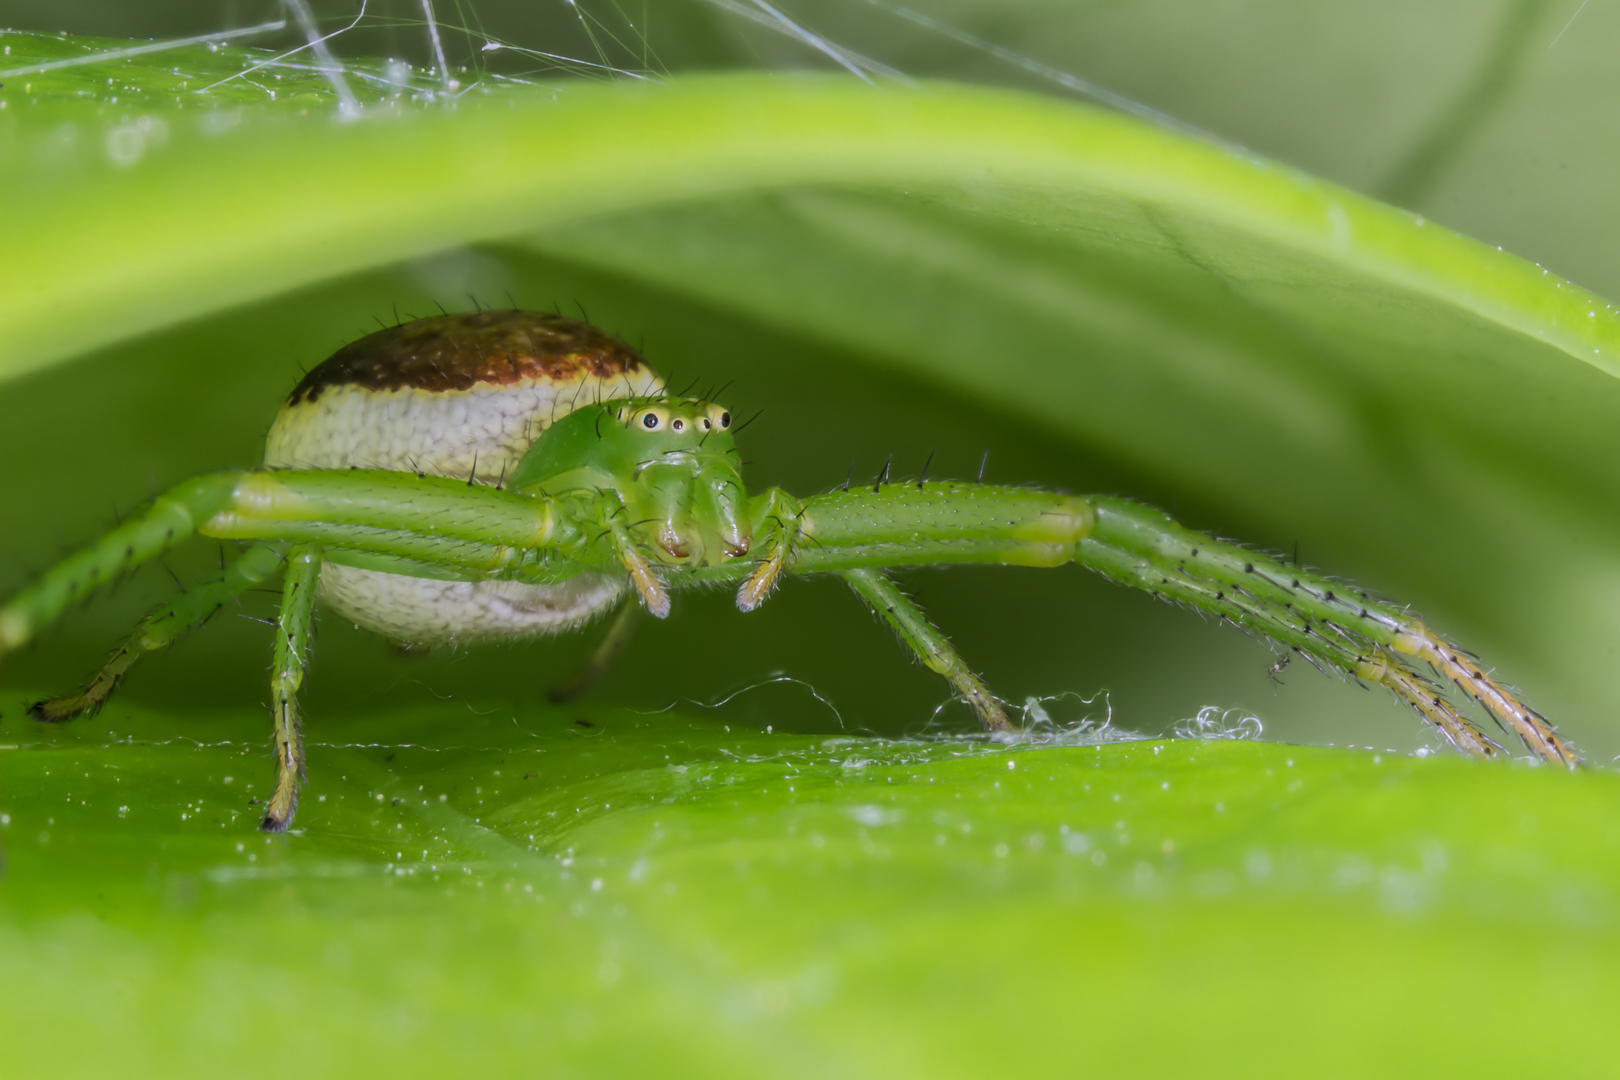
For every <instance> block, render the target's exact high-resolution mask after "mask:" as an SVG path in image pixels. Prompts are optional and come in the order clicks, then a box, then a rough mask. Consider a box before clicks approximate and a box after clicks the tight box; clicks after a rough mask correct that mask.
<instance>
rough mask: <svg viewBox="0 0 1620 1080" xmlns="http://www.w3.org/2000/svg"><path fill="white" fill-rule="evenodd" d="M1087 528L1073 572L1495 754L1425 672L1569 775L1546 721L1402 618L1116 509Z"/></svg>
mask: <svg viewBox="0 0 1620 1080" xmlns="http://www.w3.org/2000/svg"><path fill="white" fill-rule="evenodd" d="M1091 502H1092V505H1093V506H1094V507H1095V508H1096V512H1097V524H1096V528H1095V529H1094V530H1093V532H1092V534H1091V535H1090V536H1088V537H1087V538H1086V540H1085V541H1084V542H1083V543H1082V544H1081V545H1080V550H1079V556H1078V558H1079V561H1080V562H1081V563H1083V564H1085V565H1086V566H1089V567H1091V568H1092V569H1093V570H1096V571H1098V572H1099V573H1101V574H1103V575H1105V576H1107V577H1110V578H1113V579H1114V580H1115V581H1118V582H1120V583H1122V584H1126V585H1130V586H1132V587H1135V588H1140V589H1145V590H1147V591H1148V592H1151V593H1154V594H1156V595H1158V596H1160V597H1161V598H1163V599H1166V600H1169V601H1171V602H1176V603H1183V604H1187V605H1188V606H1191V607H1194V608H1197V609H1199V610H1201V611H1204V612H1207V613H1209V614H1212V615H1215V616H1217V617H1219V618H1221V619H1223V620H1226V621H1228V622H1230V623H1232V624H1234V625H1236V626H1238V627H1240V628H1241V629H1244V630H1248V631H1250V632H1253V633H1257V634H1260V635H1262V636H1264V637H1266V638H1269V639H1271V640H1273V641H1276V642H1279V643H1281V644H1283V645H1286V646H1288V647H1290V648H1292V649H1294V650H1296V651H1297V652H1299V653H1300V654H1301V655H1303V656H1304V657H1305V658H1306V659H1308V660H1311V661H1312V662H1313V663H1316V664H1318V665H1319V666H1320V665H1324V664H1325V665H1327V666H1329V667H1333V668H1336V669H1338V670H1339V671H1341V672H1344V673H1345V674H1347V675H1350V676H1353V677H1357V678H1361V679H1366V680H1368V681H1370V682H1376V683H1379V684H1381V685H1383V686H1385V687H1387V688H1389V689H1390V690H1391V691H1393V692H1394V693H1395V695H1396V696H1397V697H1399V698H1400V699H1401V700H1403V701H1405V702H1406V703H1407V704H1409V705H1411V706H1412V707H1413V709H1415V710H1416V711H1417V713H1418V714H1419V715H1420V716H1422V717H1423V718H1424V719H1425V720H1428V721H1429V722H1430V723H1432V724H1434V725H1435V726H1436V727H1437V728H1439V730H1440V731H1441V732H1442V734H1444V735H1445V736H1446V738H1447V739H1449V740H1450V741H1451V742H1453V743H1455V744H1456V745H1457V747H1458V748H1459V749H1462V750H1464V751H1466V752H1468V753H1470V754H1474V755H1476V756H1479V757H1492V756H1495V755H1496V754H1497V753H1498V752H1500V747H1498V746H1497V745H1496V744H1495V743H1494V742H1492V741H1491V740H1490V739H1489V738H1487V737H1486V736H1485V734H1484V733H1483V732H1481V731H1480V730H1479V729H1478V728H1477V727H1476V726H1474V725H1473V724H1472V723H1470V722H1469V721H1468V720H1467V718H1466V717H1464V716H1463V715H1462V714H1461V713H1459V712H1458V711H1457V710H1456V708H1455V707H1454V706H1452V705H1451V704H1450V703H1448V702H1447V701H1446V700H1445V699H1444V698H1443V697H1442V696H1441V695H1440V691H1439V687H1438V686H1437V685H1436V683H1435V681H1434V680H1433V679H1432V678H1430V677H1429V676H1427V675H1425V674H1424V672H1423V671H1422V670H1419V668H1418V667H1417V666H1416V665H1417V664H1420V663H1421V664H1424V665H1427V666H1431V670H1432V671H1433V672H1434V673H1435V674H1436V675H1438V676H1439V677H1441V678H1444V679H1447V680H1450V681H1451V682H1453V683H1455V684H1456V686H1457V687H1458V689H1460V690H1461V691H1462V692H1463V693H1464V694H1465V695H1467V696H1468V697H1470V698H1473V699H1474V700H1475V701H1477V702H1478V703H1479V704H1480V705H1481V706H1482V707H1483V708H1484V709H1485V710H1486V712H1487V713H1488V714H1489V715H1490V716H1491V717H1492V718H1493V719H1494V720H1496V722H1497V723H1498V724H1499V725H1501V726H1502V727H1503V728H1504V729H1505V730H1508V731H1511V732H1513V733H1514V734H1516V735H1518V736H1519V737H1520V739H1521V740H1522V741H1523V742H1524V744H1525V746H1526V747H1528V748H1529V749H1530V750H1531V751H1532V752H1533V753H1535V754H1537V755H1538V756H1540V757H1541V758H1543V759H1544V760H1546V761H1549V762H1551V763H1553V764H1557V765H1562V766H1565V767H1567V768H1573V767H1574V766H1575V765H1577V764H1579V762H1580V756H1579V755H1578V754H1577V753H1576V751H1575V749H1574V747H1573V746H1571V745H1570V744H1569V743H1568V742H1567V741H1566V740H1565V739H1563V738H1562V737H1561V736H1559V735H1558V733H1557V732H1556V731H1554V730H1553V727H1552V725H1551V724H1549V723H1548V722H1547V720H1546V718H1545V717H1543V716H1542V715H1541V714H1540V713H1538V712H1536V711H1535V710H1534V709H1531V708H1530V707H1529V706H1527V705H1525V704H1524V703H1523V702H1521V701H1520V700H1519V699H1518V697H1517V695H1516V694H1515V693H1514V692H1513V691H1511V690H1508V689H1507V688H1505V687H1503V686H1502V685H1501V684H1500V683H1498V682H1496V681H1495V680H1494V679H1493V678H1491V676H1490V674H1489V673H1487V672H1486V671H1485V670H1484V668H1483V667H1481V666H1480V665H1479V664H1478V663H1477V662H1475V661H1474V660H1473V659H1472V658H1470V657H1469V656H1468V655H1467V654H1466V653H1464V652H1463V651H1462V650H1460V649H1458V648H1457V647H1456V646H1455V645H1452V644H1451V643H1450V642H1448V641H1446V640H1445V639H1444V638H1441V637H1439V636H1438V635H1436V634H1434V633H1433V632H1432V631H1430V630H1429V629H1428V628H1427V627H1426V626H1424V624H1423V623H1422V622H1421V621H1420V620H1418V619H1415V618H1413V617H1412V615H1411V614H1410V613H1409V612H1407V611H1406V610H1405V609H1403V608H1400V607H1397V606H1395V605H1393V604H1390V603H1388V602H1386V601H1383V600H1379V599H1377V598H1376V597H1373V596H1371V595H1369V594H1368V593H1366V592H1365V591H1363V590H1361V589H1359V588H1356V587H1355V586H1353V585H1348V584H1346V583H1344V582H1341V581H1334V580H1333V579H1331V578H1329V577H1327V576H1325V575H1322V574H1319V573H1315V572H1313V571H1309V570H1305V569H1302V568H1300V567H1298V566H1293V565H1290V564H1288V563H1285V562H1283V561H1281V560H1279V559H1275V558H1273V557H1271V556H1268V555H1264V554H1262V553H1260V552H1256V551H1252V550H1250V549H1248V548H1245V547H1242V546H1241V545H1238V544H1235V543H1231V542H1230V541H1225V540H1218V539H1216V538H1214V537H1212V536H1207V535H1205V534H1203V533H1199V532H1195V531H1194V530H1192V529H1189V528H1187V527H1185V526H1183V525H1180V524H1178V523H1177V522H1176V521H1174V520H1173V519H1172V518H1171V517H1170V516H1169V515H1168V514H1166V513H1164V512H1163V511H1161V510H1155V509H1153V508H1152V507H1147V506H1143V505H1141V504H1139V503H1133V502H1131V501H1129V500H1127V499H1118V498H1103V497H1097V498H1093V499H1092V500H1091Z"/></svg>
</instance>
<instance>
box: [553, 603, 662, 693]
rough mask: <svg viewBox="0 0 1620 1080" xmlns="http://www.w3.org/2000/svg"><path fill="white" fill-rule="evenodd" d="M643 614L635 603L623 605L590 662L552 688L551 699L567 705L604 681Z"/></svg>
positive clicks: (592, 653) (588, 660)
mask: <svg viewBox="0 0 1620 1080" xmlns="http://www.w3.org/2000/svg"><path fill="white" fill-rule="evenodd" d="M640 610H641V609H640V608H638V607H637V606H636V604H635V602H634V601H631V602H629V603H626V604H622V605H620V607H619V611H618V613H617V614H616V615H614V616H613V622H611V623H610V624H609V625H608V629H607V633H606V634H604V635H602V640H601V641H600V642H598V643H597V646H596V648H595V649H593V650H592V651H591V655H590V658H589V659H587V660H586V661H585V663H584V665H583V666H582V667H581V668H580V669H579V670H578V671H576V672H575V673H574V675H573V677H572V678H570V679H569V680H568V681H567V682H565V683H560V684H558V685H557V686H554V687H552V688H551V693H550V695H549V696H550V698H551V700H552V702H553V703H554V704H557V705H564V704H567V703H568V702H570V701H573V700H574V699H575V698H577V697H579V696H580V695H581V694H583V693H585V692H586V691H588V690H590V689H591V687H593V686H595V685H596V684H597V683H599V682H601V681H602V677H603V676H604V675H606V674H607V673H608V669H609V668H611V667H612V666H613V662H614V661H615V660H617V659H618V658H619V654H620V653H621V652H623V651H624V647H625V646H626V645H628V644H629V643H630V639H631V638H632V637H633V636H634V635H635V632H636V621H637V620H636V616H637V614H638V613H639V612H640Z"/></svg>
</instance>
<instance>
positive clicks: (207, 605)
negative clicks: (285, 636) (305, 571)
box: [28, 544, 281, 724]
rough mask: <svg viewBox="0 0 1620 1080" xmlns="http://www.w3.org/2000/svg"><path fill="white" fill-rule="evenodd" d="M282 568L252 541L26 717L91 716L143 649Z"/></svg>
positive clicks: (169, 639) (160, 644)
mask: <svg viewBox="0 0 1620 1080" xmlns="http://www.w3.org/2000/svg"><path fill="white" fill-rule="evenodd" d="M280 572H281V556H280V554H278V553H277V552H276V551H274V550H272V549H271V548H268V547H265V546H264V545H263V544H255V545H254V546H253V547H251V548H249V549H248V550H247V552H245V553H244V554H243V555H242V557H241V558H239V559H237V560H236V561H235V562H233V563H231V565H230V566H228V567H226V568H225V570H224V571H223V572H222V573H220V574H219V576H217V577H215V578H213V579H212V580H211V581H208V582H205V583H203V584H202V585H198V586H196V587H195V588H192V589H189V590H187V591H186V592H183V593H181V594H180V595H178V596H176V597H175V598H174V599H173V600H171V601H169V602H168V603H166V604H164V605H163V606H162V607H160V608H158V609H157V610H156V611H153V612H152V613H151V614H150V615H148V616H146V618H144V619H142V620H141V623H140V625H139V626H137V627H136V628H135V632H134V633H133V634H131V635H130V636H129V639H128V640H127V641H125V642H124V643H123V644H122V645H120V646H119V647H118V649H117V651H116V652H114V653H113V654H112V656H111V657H109V658H108V660H107V662H106V663H105V664H103V665H102V667H101V670H100V671H98V672H96V674H95V676H94V677H93V678H92V679H91V680H90V682H89V683H87V684H86V685H85V687H84V688H83V689H82V690H80V691H79V692H78V693H76V694H68V695H65V696H63V697H58V698H50V699H49V700H46V701H39V702H35V703H34V704H33V705H32V706H30V707H29V710H28V715H29V716H31V717H33V718H34V719H35V720H42V721H45V722H46V723H53V724H54V723H60V722H62V721H64V720H72V719H73V718H74V717H77V716H84V715H87V714H94V713H95V711H96V710H97V709H100V708H101V706H102V705H103V704H104V703H105V702H106V700H107V698H108V697H109V696H110V695H111V694H112V692H113V690H115V689H116V688H117V687H118V683H119V680H121V679H122V678H123V677H124V675H125V673H127V672H128V671H129V669H130V668H132V667H134V666H135V661H137V660H139V659H140V658H141V657H142V656H144V655H145V654H146V653H149V652H152V651H153V650H156V649H161V648H164V647H165V646H167V645H170V644H172V643H173V642H174V640H175V639H176V638H178V637H179V636H180V635H181V634H183V633H185V631H187V630H188V629H190V628H191V627H193V626H195V625H197V624H198V623H201V622H203V621H205V620H206V619H208V617H209V616H211V615H213V614H214V612H216V611H218V610H219V609H220V608H221V607H223V606H224V605H225V604H227V603H228V602H230V601H231V600H234V599H235V598H236V597H238V596H240V595H241V594H242V593H244V592H246V591H247V590H248V589H251V588H254V587H255V586H257V585H262V584H263V583H264V582H266V581H268V580H270V579H271V578H273V577H274V576H275V575H277V574H279V573H280Z"/></svg>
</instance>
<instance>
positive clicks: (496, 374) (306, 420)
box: [264, 311, 661, 644]
mask: <svg viewBox="0 0 1620 1080" xmlns="http://www.w3.org/2000/svg"><path fill="white" fill-rule="evenodd" d="M660 388H661V384H660V383H659V380H658V378H657V376H656V375H654V374H653V373H652V371H650V370H649V369H648V368H647V366H646V364H645V362H644V361H643V360H642V359H641V357H640V356H639V355H638V354H637V353H636V352H635V350H633V349H631V348H630V347H629V346H627V345H625V344H624V343H623V342H621V341H619V340H617V339H616V338H613V337H611V336H609V335H608V334H605V333H603V332H602V331H600V330H597V329H596V328H595V327H592V326H589V325H588V324H586V323H582V322H578V321H576V320H573V319H565V318H562V317H560V316H555V315H545V314H538V313H534V312H525V311H482V312H473V313H461V314H454V315H442V316H435V317H433V318H428V319H418V320H414V321H412V322H409V323H404V324H402V325H400V326H395V327H389V328H387V329H384V330H381V331H378V332H377V333H374V334H370V335H368V336H366V337H364V338H361V339H360V340H359V341H356V342H353V343H352V344H350V345H347V346H345V347H344V348H342V349H340V350H338V352H336V353H334V354H333V355H332V356H331V357H330V358H328V359H327V360H325V361H323V362H322V363H321V364H319V365H318V366H317V367H315V368H314V369H313V370H312V371H310V372H309V374H307V375H306V376H305V377H304V379H303V380H302V381H301V382H300V383H299V384H298V386H297V387H296V388H295V389H294V390H293V392H292V394H291V395H289V397H288V399H287V401H286V403H285V404H284V405H283V406H282V408H281V411H280V413H278V414H277V416H276V419H275V422H274V423H273V424H272V425H271V428H270V433H269V436H268V437H267V438H266V440H265V458H264V461H265V465H267V466H269V467H270V468H288V469H348V468H362V469H388V470H392V471H396V472H417V473H422V474H425V475H429V476H451V477H457V478H465V479H468V480H471V481H472V482H474V483H483V484H499V483H501V482H502V481H503V480H504V478H505V477H507V476H508V475H510V473H511V471H512V469H513V467H514V466H516V464H517V462H518V460H519V459H520V458H521V457H522V456H523V454H524V452H525V451H527V450H528V448H529V446H530V445H531V444H532V443H533V442H534V440H535V439H536V438H538V437H539V435H540V433H541V432H542V431H544V430H545V429H546V428H547V427H549V426H550V425H551V424H552V422H553V421H555V420H557V419H560V418H561V417H563V416H566V415H567V414H568V413H570V412H572V411H573V410H574V408H575V407H576V406H580V405H586V404H594V403H596V402H598V401H605V400H616V399H618V398H624V397H635V396H640V395H646V394H648V393H657V392H658V391H659V389H660ZM622 591H623V583H622V582H621V581H620V580H619V579H618V578H617V577H616V576H609V575H604V574H582V575H580V576H579V577H577V578H574V579H572V580H570V581H568V582H565V583H563V584H560V585H528V584H523V583H519V582H509V581H443V580H438V579H431V578H418V577H409V576H406V575H401V574H390V573H384V572H382V571H377V570H364V569H359V568H356V567H350V566H344V565H341V564H340V563H337V562H328V563H327V564H326V566H325V568H324V570H323V572H322V574H321V584H320V596H321V599H322V600H323V601H325V602H326V603H327V605H328V606H330V607H331V608H332V609H333V610H335V611H336V612H338V613H339V614H340V615H342V616H343V617H344V618H347V619H350V620H351V621H353V622H354V623H355V624H357V625H359V626H364V627H366V628H367V629H370V630H374V631H376V632H378V633H381V634H385V635H387V636H388V637H390V638H393V639H395V640H398V641H402V642H409V643H413V644H439V643H454V642H468V641H476V640H488V639H491V638H503V637H519V636H525V635H529V634H538V633H551V632H557V631H562V630H566V629H569V628H570V627H573V626H576V625H578V624H579V623H581V622H583V621H585V620H587V619H589V618H591V617H592V616H593V615H595V614H597V613H599V612H601V611H603V610H605V609H607V608H609V607H611V606H612V605H613V603H614V602H615V601H616V600H617V599H618V597H619V595H620V593H621V592H622Z"/></svg>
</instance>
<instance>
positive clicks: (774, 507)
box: [737, 488, 804, 611]
mask: <svg viewBox="0 0 1620 1080" xmlns="http://www.w3.org/2000/svg"><path fill="white" fill-rule="evenodd" d="M803 516H804V505H803V504H802V503H800V502H799V500H798V499H795V498H794V497H793V496H792V495H789V494H788V493H787V492H785V491H783V490H782V489H781V488H771V489H770V490H768V491H766V492H764V493H763V494H761V495H760V496H759V497H758V498H756V499H753V500H751V501H750V503H749V518H750V521H751V523H752V525H753V530H754V533H755V535H759V534H761V533H764V534H765V536H766V538H767V539H766V542H765V544H764V545H763V554H764V556H765V557H764V558H763V559H761V560H760V563H759V566H758V568H757V569H755V570H754V572H753V573H752V574H750V575H749V576H748V580H747V581H745V582H744V583H743V586H742V588H740V589H738V590H737V609H738V610H739V611H753V610H754V609H755V608H757V607H758V606H759V605H761V604H763V603H764V602H765V599H766V597H768V596H770V594H771V590H772V589H775V588H776V584H777V582H778V581H779V580H780V579H781V577H782V573H783V571H785V570H786V569H787V566H788V560H789V558H790V557H791V556H792V555H793V549H794V547H795V546H796V545H797V544H798V542H799V537H800V536H801V534H802V530H801V527H800V522H801V519H802V518H803Z"/></svg>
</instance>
